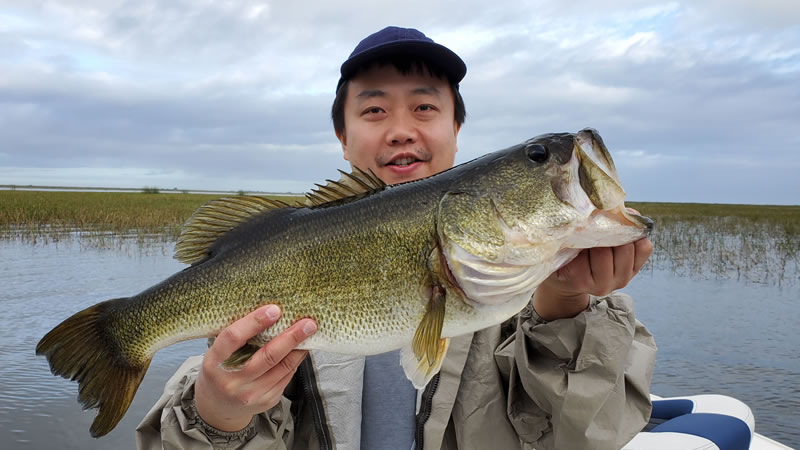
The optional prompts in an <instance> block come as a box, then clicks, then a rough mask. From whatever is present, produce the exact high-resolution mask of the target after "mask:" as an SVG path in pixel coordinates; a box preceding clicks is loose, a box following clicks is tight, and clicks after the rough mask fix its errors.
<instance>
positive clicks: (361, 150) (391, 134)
mask: <svg viewBox="0 0 800 450" xmlns="http://www.w3.org/2000/svg"><path fill="white" fill-rule="evenodd" d="M453 105H454V104H453V94H452V92H451V91H450V85H449V84H448V82H447V81H445V80H442V79H439V78H436V77H433V76H431V75H429V74H427V72H426V73H425V74H424V75H421V74H418V73H417V72H416V71H413V70H412V71H411V72H410V73H408V74H407V75H403V74H401V73H400V72H399V71H398V70H397V69H396V68H395V67H394V66H392V65H385V66H375V67H372V68H371V69H369V70H368V71H365V72H362V73H360V74H359V75H357V76H355V77H354V78H352V79H351V80H350V81H349V85H348V88H347V98H346V100H345V104H344V131H343V132H342V133H341V134H340V133H337V137H338V138H339V141H340V142H341V143H342V149H343V150H344V159H346V160H347V161H349V162H350V165H351V166H355V167H358V168H359V169H362V170H367V169H372V171H373V172H375V174H376V175H377V176H378V177H380V179H382V180H383V181H384V182H386V183H388V184H395V183H400V182H404V181H411V180H416V179H419V178H424V177H427V176H429V175H433V174H435V173H438V172H441V171H443V170H445V169H448V168H450V167H452V166H453V160H454V159H455V155H456V150H457V148H456V137H457V135H458V130H459V126H458V124H456V122H455V118H454V112H453V108H454V106H453Z"/></svg>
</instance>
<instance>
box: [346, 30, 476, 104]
mask: <svg viewBox="0 0 800 450" xmlns="http://www.w3.org/2000/svg"><path fill="white" fill-rule="evenodd" d="M389 55H407V56H412V57H417V58H420V59H422V60H425V61H430V62H431V63H432V64H434V65H436V66H437V67H439V68H440V69H442V71H444V74H445V75H446V76H447V79H448V80H449V81H450V82H451V83H453V84H458V83H459V82H460V81H461V80H462V79H463V78H464V75H466V74H467V65H466V64H464V61H462V60H461V58H459V57H458V55H456V54H455V53H454V52H453V51H452V50H450V49H449V48H447V47H445V46H443V45H440V44H437V43H436V42H433V39H431V38H429V37H427V36H425V35H424V34H423V33H422V32H421V31H419V30H416V29H414V28H400V27H386V28H384V29H382V30H380V31H378V32H375V33H372V34H370V35H369V36H367V37H365V38H364V39H363V40H362V41H361V42H359V43H358V45H356V48H355V50H353V53H351V54H350V57H349V58H347V61H345V62H344V64H342V68H341V74H342V76H341V78H339V83H338V84H337V85H336V90H337V91H338V90H339V88H340V87H341V86H342V83H344V80H347V79H350V78H351V77H352V76H353V75H355V74H356V72H357V71H358V69H359V68H360V67H363V66H364V65H365V64H368V63H369V62H371V61H372V60H374V59H376V58H380V57H383V56H389Z"/></svg>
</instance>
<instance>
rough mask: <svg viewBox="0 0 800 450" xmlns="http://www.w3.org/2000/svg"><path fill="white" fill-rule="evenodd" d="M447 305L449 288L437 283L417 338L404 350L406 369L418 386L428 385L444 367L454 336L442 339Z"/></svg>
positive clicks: (401, 358)
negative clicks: (445, 289) (446, 295)
mask: <svg viewBox="0 0 800 450" xmlns="http://www.w3.org/2000/svg"><path fill="white" fill-rule="evenodd" d="M444 307H445V291H444V289H443V288H442V287H441V286H434V287H433V289H432V292H431V298H430V300H429V301H428V305H427V309H426V310H425V315H423V316H422V321H421V322H420V324H419V326H418V327H417V331H416V333H414V339H413V340H412V341H411V344H410V345H407V346H406V347H404V348H403V349H402V350H401V352H400V363H401V364H402V366H403V370H404V371H405V373H406V376H407V377H408V379H409V380H411V382H412V383H414V386H415V387H416V388H417V389H420V388H422V387H424V386H425V384H427V382H428V380H430V379H431V378H432V377H433V375H435V374H436V373H437V372H438V371H439V369H440V368H441V367H442V361H443V360H444V356H445V354H446V353H447V347H448V345H449V344H450V339H442V326H443V325H444Z"/></svg>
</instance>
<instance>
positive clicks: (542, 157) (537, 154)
mask: <svg viewBox="0 0 800 450" xmlns="http://www.w3.org/2000/svg"><path fill="white" fill-rule="evenodd" d="M525 154H526V155H528V159H530V160H531V161H533V162H535V163H539V164H542V163H543V162H545V161H547V159H548V158H549V157H550V151H549V150H548V149H547V147H545V146H544V145H542V144H528V145H526V146H525Z"/></svg>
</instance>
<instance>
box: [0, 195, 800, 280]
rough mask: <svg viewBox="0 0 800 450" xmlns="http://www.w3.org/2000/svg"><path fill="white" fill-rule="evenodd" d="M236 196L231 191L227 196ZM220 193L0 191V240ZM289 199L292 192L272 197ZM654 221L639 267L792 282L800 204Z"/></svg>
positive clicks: (127, 228) (130, 226) (685, 208)
mask: <svg viewBox="0 0 800 450" xmlns="http://www.w3.org/2000/svg"><path fill="white" fill-rule="evenodd" d="M237 194H238V195H241V194H243V192H238V193H236V194H230V195H231V196H233V195H237ZM219 197H220V195H211V194H187V193H180V194H179V193H169V194H167V193H160V194H158V195H153V194H152V193H132V192H53V191H19V190H16V191H15V190H5V191H0V239H2V238H5V239H20V240H23V241H30V242H34V243H38V242H44V243H47V242H52V241H59V240H62V239H67V238H78V239H80V240H81V242H82V243H85V244H87V245H92V246H99V247H119V246H120V245H119V244H120V242H124V241H131V240H133V241H134V242H136V243H138V244H142V243H147V242H170V241H174V240H175V239H176V238H177V236H178V234H179V233H180V229H181V226H182V225H183V223H185V222H186V219H188V218H189V216H191V214H192V212H194V210H195V209H196V208H197V207H198V206H200V205H202V204H203V203H205V202H207V201H209V200H213V199H215V198H219ZM275 198H280V199H281V200H284V201H287V202H292V201H294V200H300V199H302V197H301V196H296V197H275ZM628 206H630V207H633V208H636V209H637V210H639V211H640V212H641V213H642V214H644V215H646V216H648V217H650V218H652V219H653V220H654V221H655V228H654V230H653V233H652V235H651V240H652V241H653V244H654V246H655V250H654V253H653V256H652V257H651V258H650V260H649V261H648V265H647V266H646V267H645V269H644V270H653V269H655V268H658V269H667V270H670V271H672V272H676V273H680V274H685V275H687V276H692V277H701V278H737V279H742V278H744V279H745V280H748V281H753V282H759V283H776V284H783V283H785V282H787V281H792V282H797V281H799V280H800V259H799V258H800V257H798V254H800V206H758V205H729V204H700V203H629V204H628Z"/></svg>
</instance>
